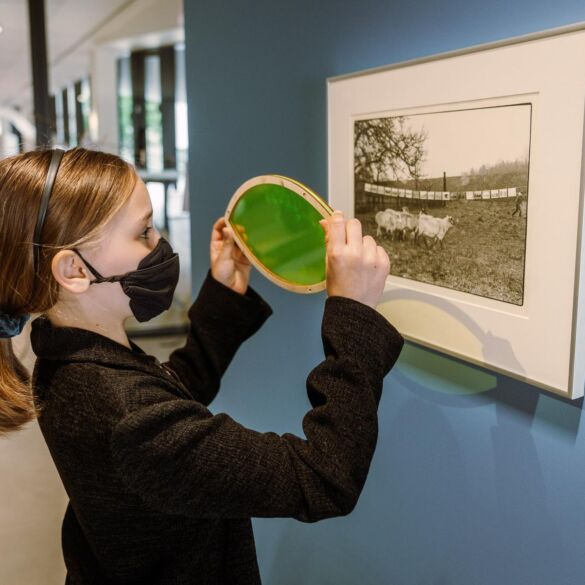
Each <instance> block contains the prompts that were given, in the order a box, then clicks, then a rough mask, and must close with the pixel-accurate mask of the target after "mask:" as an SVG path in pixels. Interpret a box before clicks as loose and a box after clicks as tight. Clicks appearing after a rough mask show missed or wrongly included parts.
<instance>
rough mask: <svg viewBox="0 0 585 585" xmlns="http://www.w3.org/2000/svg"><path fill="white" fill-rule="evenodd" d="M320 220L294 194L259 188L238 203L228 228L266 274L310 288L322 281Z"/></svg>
mask: <svg viewBox="0 0 585 585" xmlns="http://www.w3.org/2000/svg"><path fill="white" fill-rule="evenodd" d="M322 217H323V216H322V215H321V214H320V213H319V212H318V211H317V210H316V209H315V208H314V207H313V206H312V205H311V204H310V203H309V202H308V201H307V200H306V199H304V198H303V197H301V196H300V195H298V194H297V193H295V192H294V191H291V190H290V189H287V188H286V187H283V186H281V185H272V184H261V185H255V186H254V187H252V188H250V189H249V190H248V191H246V192H245V193H244V194H243V195H242V197H241V198H240V199H239V200H238V202H237V203H236V205H235V206H234V209H233V210H232V214H231V217H230V224H231V225H232V227H233V229H234V230H237V231H238V233H239V234H240V236H241V237H242V239H243V240H244V241H245V243H246V245H247V246H248V248H249V249H250V251H251V252H252V254H254V256H255V257H256V258H257V260H258V261H259V262H261V263H262V264H263V265H264V266H265V267H266V268H268V270H270V271H271V272H273V273H275V274H276V275H278V276H280V277H281V278H283V279H285V280H287V281H289V282H292V283H294V284H301V285H311V284H317V283H319V282H322V281H323V280H325V233H324V231H323V228H322V227H321V226H320V225H319V220H320V219H322Z"/></svg>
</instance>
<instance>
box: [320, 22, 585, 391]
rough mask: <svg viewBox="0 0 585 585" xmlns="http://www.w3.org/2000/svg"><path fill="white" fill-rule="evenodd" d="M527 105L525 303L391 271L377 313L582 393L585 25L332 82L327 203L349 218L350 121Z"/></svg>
mask: <svg viewBox="0 0 585 585" xmlns="http://www.w3.org/2000/svg"><path fill="white" fill-rule="evenodd" d="M526 103H529V104H531V118H530V155H529V157H530V171H529V174H528V194H529V195H528V197H527V201H526V206H525V210H526V217H527V229H526V232H525V242H524V243H525V256H524V274H523V287H524V288H523V295H522V302H521V304H520V303H518V304H513V303H510V302H504V301H502V300H498V299H495V298H487V297H483V296H478V295H477V294H470V293H469V292H464V291H462V290H456V289H451V288H446V287H444V286H438V285H436V284H431V283H429V282H421V281H418V280H412V279H409V278H404V277H401V276H395V275H393V274H392V273H391V274H390V275H389V276H388V278H387V282H386V286H385V290H384V295H383V298H382V301H381V303H380V305H379V306H378V310H379V311H380V312H381V313H382V314H383V315H384V316H386V317H387V318H388V319H389V320H390V321H391V322H392V323H393V324H394V325H395V326H396V327H397V329H398V330H399V331H400V332H401V333H402V334H403V335H404V337H405V338H406V339H408V340H411V341H414V342H416V343H419V344H421V345H423V346H427V347H431V348H433V349H436V350H439V351H441V352H444V353H446V354H448V355H452V356H456V357H458V358H461V359H464V360H466V361H469V362H471V363H474V364H478V365H481V366H484V367H487V368H489V369H492V370H494V371H497V372H500V373H503V374H506V375H508V376H511V377H513V378H516V379H520V380H523V381H525V382H527V383H529V384H532V385H534V386H536V387H538V388H542V389H545V390H548V391H551V392H553V393H556V394H559V395H561V396H564V397H567V398H571V399H575V398H579V397H581V396H583V393H584V386H585V291H584V290H583V289H584V288H585V284H583V283H584V282H585V275H584V270H585V263H584V256H583V253H582V246H583V244H582V232H583V184H584V179H583V152H584V149H583V139H584V121H585V117H584V114H585V23H577V24H575V25H571V26H566V27H561V28H556V29H551V30H547V31H543V32H540V33H535V34H531V35H526V36H522V37H515V38H512V39H507V40H505V41H500V42H496V43H489V44H485V45H478V46H474V47H470V48H466V49H462V50H458V51H452V52H448V53H442V54H439V55H433V56H430V57H426V58H421V59H416V60H412V61H406V62H402V63H397V64H394V65H389V66H387V67H380V68H375V69H370V70H366V71H362V72H358V73H354V74H349V75H342V76H336V77H331V78H328V79H327V109H328V111H327V125H328V193H329V204H330V205H331V207H333V208H334V209H341V210H342V211H343V212H344V215H345V217H346V218H350V217H353V216H354V203H355V202H354V162H355V159H354V154H355V153H354V128H355V126H354V125H355V122H356V121H357V120H363V119H374V118H385V117H393V116H405V117H408V116H414V115H419V114H431V113H433V112H435V113H438V112H447V111H448V112H451V111H456V110H459V111H460V110H469V109H474V108H491V107H499V106H513V105H516V104H526ZM396 191H397V193H398V194H403V193H406V192H405V191H404V190H403V191H400V190H398V189H397V190H396ZM409 195H410V194H409ZM405 196H406V195H405ZM410 196H411V195H410ZM441 196H443V197H448V196H445V194H444V193H442V194H441ZM478 197H479V196H478ZM485 198H487V195H486V196H485ZM470 205H473V203H470ZM448 209H449V202H448V203H447V207H446V208H445V210H447V211H448ZM454 229H455V228H454ZM453 233H455V232H453ZM390 257H391V258H392V253H390Z"/></svg>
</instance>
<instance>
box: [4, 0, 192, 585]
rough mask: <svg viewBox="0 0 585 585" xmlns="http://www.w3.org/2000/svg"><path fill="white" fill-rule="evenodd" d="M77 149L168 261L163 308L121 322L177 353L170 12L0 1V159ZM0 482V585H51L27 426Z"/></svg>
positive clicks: (51, 476) (181, 112) (186, 293)
mask: <svg viewBox="0 0 585 585" xmlns="http://www.w3.org/2000/svg"><path fill="white" fill-rule="evenodd" d="M77 145H80V146H85V147H88V148H94V149H99V150H105V151H108V152H113V153H116V154H120V155H121V156H122V157H124V158H125V159H126V160H128V161H129V162H131V163H132V164H134V165H135V167H136V168H137V170H138V172H139V174H140V176H141V177H142V179H143V180H144V181H145V183H146V185H147V187H148V190H149V193H150V197H151V200H152V205H153V209H154V222H155V224H156V226H157V228H158V229H159V231H160V232H161V234H162V235H164V236H165V237H166V238H167V239H168V240H169V241H170V242H171V244H172V246H173V248H174V249H175V251H177V252H178V253H179V255H180V262H181V274H180V278H179V283H178V285H177V289H176V293H175V297H174V299H173V304H172V306H171V308H170V309H169V310H168V311H165V312H164V313H162V314H161V315H160V316H158V317H155V318H154V319H152V320H151V321H148V322H144V323H140V322H138V321H137V320H136V319H134V317H132V318H130V319H128V321H127V322H126V326H127V330H128V334H129V336H130V337H132V338H133V339H134V340H135V341H136V342H137V343H138V344H139V345H140V346H141V347H142V348H143V349H144V350H145V351H147V352H148V353H151V354H155V355H157V357H159V358H160V359H167V357H168V354H169V352H170V351H172V349H174V348H175V347H177V346H179V345H182V343H183V342H184V338H185V333H186V327H187V309H188V306H189V303H190V297H191V249H190V244H189V241H190V239H189V232H190V215H189V194H188V188H187V179H186V169H187V149H188V136H187V99H186V90H185V44H184V29H183V5H182V2H181V0H165V1H164V2H163V1H161V0H99V1H90V0H30V1H29V0H0V158H3V157H5V156H9V155H11V154H16V153H18V152H22V151H24V150H30V149H34V148H37V147H41V148H44V147H47V146H60V147H62V148H65V149H68V148H72V147H75V146H77ZM29 332H30V321H29V323H27V326H26V328H25V331H23V334H22V335H20V336H18V337H17V338H15V339H14V340H13V341H14V345H15V349H16V351H17V353H18V355H19V356H20V357H21V359H22V360H23V362H24V363H25V364H26V365H27V367H28V368H29V369H31V370H32V367H33V365H34V359H35V356H34V354H33V353H32V351H31V348H30V342H29ZM0 477H1V478H2V479H1V481H0V501H2V506H0V550H2V555H1V558H0V584H2V585H21V584H22V585H37V584H38V585H41V584H47V585H48V584H56V583H63V582H64V578H65V568H64V565H63V558H62V552H61V542H60V527H61V521H62V518H63V514H64V511H65V507H66V504H67V495H66V493H65V491H64V489H63V487H62V485H61V481H60V479H59V477H58V475H57V472H56V470H55V469H54V466H53V463H52V460H51V458H50V455H49V453H48V450H47V448H46V446H45V443H44V440H43V438H42V435H41V433H40V430H39V428H38V425H37V424H36V423H35V424H31V425H29V426H28V427H27V428H25V429H24V430H22V431H21V432H19V433H17V434H15V435H14V436H10V437H7V438H5V439H4V440H3V441H1V442H0ZM24 486H26V487H24Z"/></svg>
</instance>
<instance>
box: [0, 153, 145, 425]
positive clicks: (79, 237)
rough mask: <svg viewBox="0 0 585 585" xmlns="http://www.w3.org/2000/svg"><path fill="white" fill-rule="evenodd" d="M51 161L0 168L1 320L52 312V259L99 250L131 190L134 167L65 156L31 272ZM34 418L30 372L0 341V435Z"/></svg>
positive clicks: (19, 158) (22, 158)
mask: <svg viewBox="0 0 585 585" xmlns="http://www.w3.org/2000/svg"><path fill="white" fill-rule="evenodd" d="M51 155H52V152H51V151H47V150H45V151H31V152H25V153H23V154H19V155H16V156H11V157H8V158H5V159H3V160H0V313H8V314H14V315H16V314H22V313H37V314H38V313H43V312H45V311H47V310H49V309H50V308H51V307H52V306H53V305H55V303H56V302H57V300H58V297H59V283H58V282H57V281H56V280H55V279H54V277H53V274H52V270H51V261H52V259H53V257H54V256H55V254H57V252H58V251H59V250H63V249H67V248H73V247H77V246H81V245H83V244H93V243H95V242H97V241H98V240H99V236H100V233H101V230H102V228H103V226H104V225H105V224H106V223H108V221H110V219H112V218H113V216H114V215H115V214H116V213H117V212H118V211H119V210H120V209H121V208H122V207H123V206H124V204H125V203H126V202H127V201H128V199H129V198H130V195H131V194H132V191H133V190H134V186H135V184H136V171H135V169H134V167H133V166H132V165H130V164H129V163H127V162H126V161H124V160H123V159H122V158H120V157H118V156H116V155H113V154H108V153H105V152H99V151H93V150H87V149H85V148H74V149H72V150H69V151H67V152H66V153H65V154H64V155H63V159H62V161H61V165H60V167H59V171H58V173H57V178H56V181H55V183H54V186H53V191H52V194H51V198H50V201H49V207H48V209H47V213H46V216H45V221H44V224H43V229H42V233H41V237H40V249H39V250H38V251H39V256H38V267H37V272H35V268H34V252H33V235H34V230H35V225H36V221H37V216H38V211H39V207H40V201H41V194H42V191H43V187H44V184H45V179H46V176H47V171H48V169H49V163H50V160H51ZM39 414H40V407H39V406H38V405H37V407H35V404H34V401H33V392H32V388H31V380H30V376H29V373H28V370H27V369H26V368H25V367H24V365H23V364H22V363H21V362H20V361H19V360H18V358H17V357H16V355H15V353H14V350H13V347H12V339H11V338H8V339H5V338H0V435H3V434H6V433H8V432H9V431H13V430H17V429H19V428H21V427H22V426H23V425H24V424H25V423H27V422H29V421H31V420H34V419H36V418H37V417H38V415H39Z"/></svg>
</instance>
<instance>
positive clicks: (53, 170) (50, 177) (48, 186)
mask: <svg viewBox="0 0 585 585" xmlns="http://www.w3.org/2000/svg"><path fill="white" fill-rule="evenodd" d="M64 154H65V151H64V150H63V149H62V148H55V149H54V150H53V156H52V157H51V162H50V164H49V171H48V172H47V178H46V179H45V187H44V189H43V194H42V195H41V206H40V208H39V215H38V217H37V225H36V227H35V234H34V238H33V251H34V263H35V273H36V272H37V267H38V262H39V260H38V256H39V247H40V240H41V231H42V230H43V223H44V222H45V215H47V208H48V207H49V199H50V198H51V191H52V190H53V185H54V184H55V178H56V177H57V171H58V170H59V165H60V164H61V159H62V158H63V155H64Z"/></svg>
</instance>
